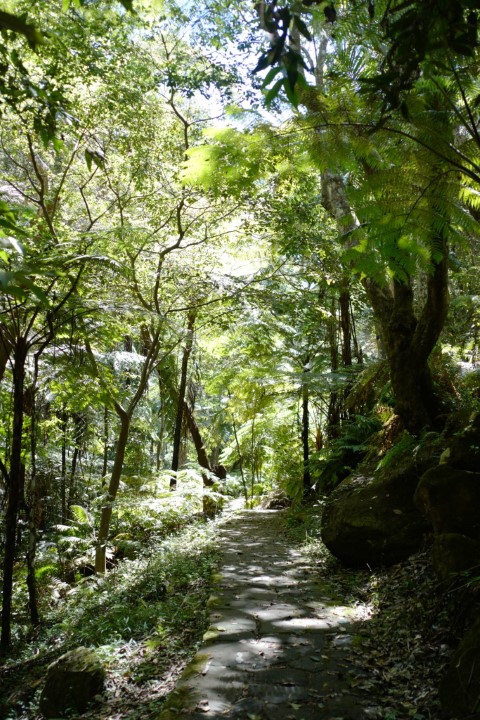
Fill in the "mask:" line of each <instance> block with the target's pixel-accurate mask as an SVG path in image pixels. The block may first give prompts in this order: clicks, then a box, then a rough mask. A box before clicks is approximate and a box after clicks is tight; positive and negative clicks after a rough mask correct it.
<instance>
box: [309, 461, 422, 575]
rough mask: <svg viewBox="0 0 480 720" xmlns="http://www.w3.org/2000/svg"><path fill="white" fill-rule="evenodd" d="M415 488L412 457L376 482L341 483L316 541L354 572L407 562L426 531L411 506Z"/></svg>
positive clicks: (364, 479)
mask: <svg viewBox="0 0 480 720" xmlns="http://www.w3.org/2000/svg"><path fill="white" fill-rule="evenodd" d="M410 455H411V453H410ZM417 483H418V472H417V468H416V466H415V463H414V462H413V461H412V459H411V457H410V459H409V460H406V459H405V458H402V459H399V460H398V462H397V463H396V465H395V467H390V468H389V469H388V471H385V472H382V473H379V474H378V475H377V476H376V477H368V476H352V477H350V478H347V479H346V480H344V481H343V482H342V483H341V484H340V485H339V486H338V488H336V490H334V492H333V493H332V495H330V497H329V498H328V500H327V502H326V505H325V510H324V514H323V518H322V531H321V535H322V540H323V542H324V543H325V545H326V546H327V548H328V549H329V550H330V551H331V552H332V553H333V554H334V555H335V556H336V557H337V558H339V559H340V560H341V561H342V562H344V563H346V564H347V565H354V566H364V565H370V566H374V565H391V564H393V563H396V562H400V561H401V560H404V559H405V558H407V557H408V556H409V555H411V554H412V553H413V552H415V551H416V550H417V549H418V548H419V546H420V545H421V542H422V540H423V537H424V534H425V532H427V531H428V524H427V522H426V520H425V518H424V517H423V516H422V515H421V513H420V512H419V511H418V510H417V508H416V507H415V506H414V504H413V493H414V491H415V488H416V486H417Z"/></svg>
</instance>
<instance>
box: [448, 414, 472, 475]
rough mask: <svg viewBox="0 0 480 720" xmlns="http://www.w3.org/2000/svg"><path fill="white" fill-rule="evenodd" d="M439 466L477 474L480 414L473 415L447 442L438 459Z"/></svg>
mask: <svg viewBox="0 0 480 720" xmlns="http://www.w3.org/2000/svg"><path fill="white" fill-rule="evenodd" d="M440 463H441V464H448V465H449V466H450V467H453V468H456V469H459V470H470V471H471V472H478V470H479V468H480V413H474V414H473V415H471V416H470V418H469V419H468V424H467V425H466V426H465V427H464V428H463V429H462V430H461V431H457V432H455V433H454V434H453V435H452V436H451V437H450V438H449V439H448V441H447V448H446V450H445V451H444V452H443V453H442V456H441V458H440Z"/></svg>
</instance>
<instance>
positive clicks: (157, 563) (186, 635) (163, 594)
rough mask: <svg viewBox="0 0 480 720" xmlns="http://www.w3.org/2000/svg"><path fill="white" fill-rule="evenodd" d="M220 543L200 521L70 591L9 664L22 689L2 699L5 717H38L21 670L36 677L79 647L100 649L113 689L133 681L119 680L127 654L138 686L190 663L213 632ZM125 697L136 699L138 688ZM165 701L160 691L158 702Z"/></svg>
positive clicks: (0, 708) (33, 696) (209, 526)
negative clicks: (209, 628)
mask: <svg viewBox="0 0 480 720" xmlns="http://www.w3.org/2000/svg"><path fill="white" fill-rule="evenodd" d="M214 538H215V526H214V524H213V523H205V522H203V521H202V522H197V523H195V524H192V525H190V526H188V527H186V528H184V529H183V530H182V531H180V532H179V533H178V534H176V535H174V536H171V537H169V538H167V539H165V540H163V541H162V542H160V543H158V544H157V545H155V546H153V547H150V548H148V549H146V548H144V550H143V554H141V555H139V556H138V557H136V558H135V559H125V560H122V561H121V562H119V563H118V565H117V566H115V568H114V569H113V570H111V571H110V572H109V573H108V574H107V575H106V576H105V577H100V576H92V577H87V578H82V579H81V580H80V581H79V582H77V583H76V584H75V585H74V586H73V587H72V588H70V589H68V591H67V592H66V593H65V595H64V596H61V597H59V598H58V600H57V603H56V604H55V606H53V607H51V608H50V610H49V612H48V613H47V614H46V616H45V623H44V625H43V626H42V627H41V628H40V629H39V630H38V631H37V634H36V636H35V637H34V638H33V637H32V638H30V642H29V643H27V644H25V645H24V646H23V648H22V649H21V652H20V653H18V652H17V653H16V655H15V658H13V657H12V658H11V659H10V660H9V661H8V662H7V663H6V665H5V668H6V672H5V671H4V678H6V680H7V686H8V684H9V683H8V680H9V679H10V678H11V681H12V687H15V688H16V689H17V690H18V692H17V694H16V695H14V696H13V697H12V696H10V697H9V698H8V697H4V698H3V706H2V700H1V699H0V716H1V717H4V718H8V720H13V718H15V719H18V720H20V719H22V720H27V718H28V720H32V718H35V717H37V715H36V707H37V703H38V697H37V695H38V692H37V693H35V691H33V690H32V689H31V688H29V687H28V685H29V683H28V681H27V683H25V687H23V692H22V690H21V688H22V686H23V685H24V684H23V683H22V682H19V677H20V675H21V673H22V672H24V671H25V672H26V673H31V669H32V663H34V665H35V666H37V670H40V671H41V672H43V673H44V671H45V666H46V664H47V663H49V662H51V660H52V659H53V657H54V656H58V655H60V654H61V653H62V652H64V651H65V650H66V649H69V648H71V647H74V646H79V645H85V646H88V647H91V648H95V649H96V650H97V652H98V654H99V655H100V657H101V658H102V660H103V662H104V663H105V665H106V666H107V669H108V670H109V673H110V675H111V677H110V682H111V683H113V684H115V683H117V681H118V682H125V680H124V679H122V678H120V679H119V677H115V676H116V675H117V676H121V674H122V672H123V670H122V668H123V665H124V663H122V658H124V657H127V656H128V675H129V678H128V683H129V684H130V685H131V684H132V683H133V685H134V686H135V685H136V684H138V683H139V682H140V683H141V682H142V681H143V679H144V678H148V677H151V676H152V675H153V676H157V677H158V676H160V677H161V674H162V672H172V667H176V666H183V665H184V664H185V663H186V662H187V661H188V659H189V658H190V657H191V656H192V654H193V652H194V651H195V648H196V644H197V643H198V642H199V641H200V640H201V637H202V634H203V632H204V631H205V628H206V615H205V607H206V601H207V598H208V595H209V591H210V581H211V576H212V573H213V569H214V566H215V563H216V560H217V555H216V546H215V542H214ZM123 669H124V668H123ZM27 676H28V675H27ZM162 687H163V686H162ZM124 692H125V693H126V696H128V694H129V692H131V688H127V689H124ZM165 692H166V690H165ZM162 697H163V692H159V697H158V703H160V702H161V698H162ZM158 703H154V708H153V709H155V708H156V709H158ZM150 704H151V703H150ZM137 710H138V707H137ZM132 713H134V710H133V709H132ZM142 716H143V715H142ZM147 716H148V713H146V711H145V717H147ZM95 717H101V712H100V714H98V715H96V716H95ZM122 717H125V718H127V717H130V715H128V712H127V713H124V714H123V715H122ZM131 717H132V718H133V717H135V714H132V716H131Z"/></svg>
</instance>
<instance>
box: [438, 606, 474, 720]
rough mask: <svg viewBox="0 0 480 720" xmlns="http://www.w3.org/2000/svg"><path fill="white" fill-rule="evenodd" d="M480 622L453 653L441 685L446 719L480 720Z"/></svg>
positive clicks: (441, 699)
mask: <svg viewBox="0 0 480 720" xmlns="http://www.w3.org/2000/svg"><path fill="white" fill-rule="evenodd" d="M479 667H480V619H478V620H477V621H476V622H475V624H474V625H473V626H472V627H471V628H470V630H468V631H467V633H466V635H465V636H464V638H463V640H462V641H461V642H460V645H459V646H458V648H457V649H456V650H455V652H454V653H453V655H452V657H451V659H450V664H449V666H448V670H447V672H446V674H445V676H444V678H443V679H442V682H441V684H440V701H441V704H442V710H443V714H444V717H445V718H447V720H453V719H454V718H459V719H460V718H463V717H469V718H477V717H479V716H478V699H479V697H480V673H479V672H478V668H479Z"/></svg>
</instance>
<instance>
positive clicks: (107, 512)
mask: <svg viewBox="0 0 480 720" xmlns="http://www.w3.org/2000/svg"><path fill="white" fill-rule="evenodd" d="M117 413H118V415H119V417H120V433H119V436H118V440H117V447H116V450H115V460H114V463H113V469H112V474H111V477H110V483H109V486H108V491H107V495H106V498H105V504H104V505H103V506H102V513H101V516H100V528H99V531H98V538H97V549H96V553H95V572H96V573H101V574H105V572H106V570H107V540H108V533H109V531H110V521H111V519H112V512H113V504H114V502H115V499H116V497H117V493H118V488H119V486H120V479H121V477H122V470H123V462H124V459H125V450H126V448H127V443H128V435H129V432H130V421H131V416H130V415H129V413H127V412H125V410H121V409H120V408H117Z"/></svg>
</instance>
